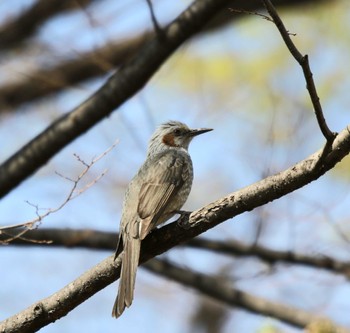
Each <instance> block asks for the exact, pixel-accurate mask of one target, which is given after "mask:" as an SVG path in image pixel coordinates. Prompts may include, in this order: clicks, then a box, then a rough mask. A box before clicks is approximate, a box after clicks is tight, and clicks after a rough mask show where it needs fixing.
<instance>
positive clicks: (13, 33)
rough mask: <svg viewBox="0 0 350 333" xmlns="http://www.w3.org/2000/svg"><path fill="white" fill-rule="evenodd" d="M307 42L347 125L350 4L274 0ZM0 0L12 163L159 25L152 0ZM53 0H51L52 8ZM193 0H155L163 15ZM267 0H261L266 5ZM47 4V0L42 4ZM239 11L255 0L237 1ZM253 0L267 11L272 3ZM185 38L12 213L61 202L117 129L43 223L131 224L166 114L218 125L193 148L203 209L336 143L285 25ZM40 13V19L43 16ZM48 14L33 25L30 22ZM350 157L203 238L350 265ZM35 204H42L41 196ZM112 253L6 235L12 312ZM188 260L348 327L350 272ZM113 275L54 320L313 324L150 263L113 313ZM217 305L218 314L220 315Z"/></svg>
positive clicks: (332, 105)
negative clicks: (153, 138)
mask: <svg viewBox="0 0 350 333" xmlns="http://www.w3.org/2000/svg"><path fill="white" fill-rule="evenodd" d="M281 2H283V3H286V4H287V5H286V6H282V7H281V6H279V7H277V8H278V10H279V13H280V15H281V17H282V19H283V21H284V23H285V25H286V27H287V29H288V30H289V31H290V32H291V33H293V34H296V35H295V36H293V37H292V39H293V41H294V42H295V43H296V45H297V47H298V48H299V50H300V51H301V52H302V53H303V54H305V53H307V54H308V55H309V58H310V63H311V67H312V70H313V73H314V79H315V83H316V86H317V88H318V92H319V96H320V98H321V103H322V106H323V109H324V114H325V118H326V120H327V122H328V125H329V127H330V128H331V130H333V131H341V130H342V129H343V128H345V127H346V126H347V125H348V124H349V123H350V121H349V120H350V112H349V107H350V94H349V93H348V92H349V90H350V79H349V67H348V63H349V54H350V42H349V41H350V39H349V36H350V3H349V1H347V0H333V1H319V0H318V1H289V2H288V1H275V2H274V3H276V4H279V3H281ZM44 3H45V1H42V0H37V1H34V0H12V1H11V2H9V1H5V0H2V1H0V72H1V75H0V135H1V136H0V137H1V142H0V159H1V163H2V162H3V161H5V160H6V159H7V158H9V157H10V156H11V155H12V154H14V153H15V152H16V151H17V150H18V149H20V148H21V147H22V146H23V145H24V144H26V143H27V142H28V141H29V140H31V139H32V138H33V137H35V136H36V135H38V134H39V133H40V132H41V131H43V130H44V129H45V128H46V127H47V126H49V125H50V124H51V123H52V122H53V121H54V120H55V119H57V118H58V117H59V116H61V115H62V114H64V113H67V112H70V111H71V110H72V109H73V108H74V107H76V106H78V105H79V104H80V103H82V102H83V101H84V100H85V99H87V98H88V97H89V96H90V95H91V94H92V93H94V92H95V91H96V89H98V88H99V87H100V86H101V85H102V84H103V83H104V82H105V80H106V78H108V77H109V76H110V75H111V74H112V73H113V71H114V70H115V69H116V68H118V66H119V65H121V64H122V63H123V62H125V61H127V60H128V59H129V58H130V57H131V56H132V55H133V54H134V52H135V50H137V48H138V47H139V46H140V41H142V40H144V38H146V37H145V36H146V35H147V32H148V31H152V29H153V27H152V22H151V19H150V12H149V8H148V6H147V2H146V1H143V0H132V1H111V0H79V1H78V0H76V1H73V0H70V1H46V5H47V7H50V8H51V9H50V8H49V9H47V11H46V12H45V11H44V10H43V9H42V10H37V11H35V10H33V8H34V9H35V8H36V6H40V5H43V4H44ZM49 3H51V5H49ZM190 3H191V1H187V0H181V1H165V0H162V1H160V0H153V5H154V11H155V14H156V17H157V19H158V21H159V23H160V24H161V25H165V24H167V23H168V22H170V21H171V20H173V19H175V18H176V17H177V15H179V14H180V13H181V12H182V11H183V10H184V9H185V8H186V7H187V6H188V5H189V4H190ZM256 3H257V4H260V2H258V1H257V2H256ZM43 7H45V6H43ZM228 7H232V8H237V9H240V8H241V7H242V6H240V5H239V4H237V3H235V2H232V4H230V6H228ZM254 11H259V12H262V13H264V11H263V10H262V8H260V7H258V6H257V7H256V8H255V10H254ZM224 14H225V17H224V18H222V17H221V18H218V20H217V21H216V22H215V24H214V25H212V26H211V27H208V28H207V29H205V30H203V31H202V32H201V33H200V34H198V35H197V36H196V37H195V38H193V39H191V40H190V41H188V42H187V43H186V44H185V45H183V46H182V47H181V48H180V49H179V50H178V51H177V52H176V53H175V54H173V55H172V56H171V58H170V59H169V60H168V61H167V62H166V63H165V64H164V65H163V66H162V67H161V69H160V70H159V71H158V72H157V74H156V75H155V76H153V78H152V79H151V80H150V81H149V82H148V84H147V85H146V86H145V87H144V89H142V91H140V92H139V93H138V94H137V95H135V96H134V97H133V98H132V99H130V100H129V101H127V102H126V103H125V104H124V105H123V106H122V107H120V108H119V109H118V110H115V112H114V113H113V114H112V115H111V116H110V117H109V118H107V119H105V120H103V121H102V122H100V123H98V124H97V125H96V126H95V127H94V128H92V129H91V130H90V131H88V132H87V133H86V134H84V135H82V136H80V137H79V138H78V139H77V140H75V141H74V142H73V143H72V144H70V145H68V146H67V147H66V148H65V149H63V150H62V151H61V152H60V153H59V154H57V155H56V156H55V157H54V158H52V159H51V160H50V162H49V163H47V165H45V167H43V168H41V169H40V170H39V171H38V172H37V173H36V174H35V175H33V176H32V177H30V179H28V180H26V181H25V182H23V183H22V184H21V185H20V186H18V187H17V188H16V189H14V190H13V191H12V192H10V193H9V194H8V195H7V196H6V197H4V198H3V199H2V200H1V202H0V225H12V224H17V223H22V222H25V221H28V220H31V219H34V218H35V217H36V213H37V211H36V208H35V207H33V205H37V206H38V207H39V208H40V209H42V210H40V213H41V212H45V210H44V209H47V208H51V209H54V208H56V207H58V206H60V205H61V204H62V203H63V202H64V201H65V199H66V198H67V195H68V194H69V192H70V190H71V188H72V183H71V182H69V181H67V180H66V179H64V178H62V177H60V176H58V175H57V174H56V172H58V173H60V174H62V175H64V176H65V177H69V178H72V179H74V178H75V177H77V176H78V175H79V174H80V173H81V172H82V170H83V169H84V166H83V165H82V164H81V163H79V161H77V159H76V158H75V157H74V155H73V154H77V155H78V156H79V157H80V158H81V159H82V160H84V161H85V162H90V161H91V160H92V159H93V158H94V157H96V156H98V155H99V154H101V153H102V152H103V151H105V150H106V149H107V148H108V147H110V146H111V145H112V144H113V143H114V142H116V141H117V142H118V144H117V145H116V147H115V148H114V149H113V150H112V151H111V152H109V153H108V154H107V155H106V156H105V157H103V158H102V159H101V160H99V161H98V162H97V163H96V164H94V165H93V167H92V168H91V169H90V170H89V172H88V174H87V176H86V177H85V178H84V180H83V181H82V182H81V183H80V185H79V187H83V186H84V184H87V183H89V182H90V181H93V180H94V179H96V178H97V177H98V176H99V175H100V174H101V173H103V172H104V170H105V169H108V172H107V174H106V175H105V176H104V177H103V178H102V179H100V180H99V181H98V182H97V183H96V184H95V185H94V186H92V187H91V188H89V189H88V190H86V191H85V192H84V193H83V194H82V195H80V196H79V197H77V198H76V199H74V200H73V201H70V202H68V203H67V204H66V205H65V206H64V207H63V208H62V209H60V210H59V211H58V212H56V213H54V214H51V215H50V216H48V217H47V218H46V219H44V220H43V221H42V224H41V226H40V227H45V228H50V227H55V228H89V229H96V230H101V231H111V232H115V231H117V230H118V228H119V219H120V214H121V207H122V199H123V194H124V191H125V188H126V186H127V184H128V182H129V181H130V179H131V178H132V177H133V175H134V174H135V173H136V171H137V169H138V167H139V166H140V165H141V163H142V162H143V160H144V158H145V153H146V149H147V142H148V139H149V137H150V135H151V134H152V132H153V131H154V129H155V127H156V126H157V125H158V124H160V123H162V122H164V121H167V120H169V119H172V120H180V121H183V122H185V123H186V124H187V125H189V126H190V127H211V128H214V131H213V132H211V133H208V134H206V135H205V136H203V137H200V138H198V139H196V140H194V141H193V143H192V145H191V147H190V153H191V156H192V160H193V164H194V170H195V181H194V184H193V188H192V192H191V195H190V198H189V200H188V202H187V203H186V206H185V207H184V208H185V209H187V210H195V209H197V208H200V207H202V206H204V205H205V204H207V203H209V202H211V201H213V200H215V199H218V198H220V197H222V196H224V195H226V194H228V193H230V192H233V191H235V190H237V189H240V188H242V187H244V186H247V185H249V184H251V183H254V182H256V181H258V180H260V179H262V178H264V177H266V176H268V175H271V174H274V173H276V172H279V171H282V170H284V169H286V168H288V167H290V166H291V165H293V164H294V163H296V162H298V161H300V160H302V159H304V158H306V157H307V156H309V155H310V154H312V153H314V152H315V151H316V150H318V149H319V148H321V146H322V145H323V144H324V138H323V136H322V134H321V132H320V130H319V127H318V125H317V122H316V118H315V116H314V113H313V110H312V106H311V103H310V98H309V96H308V93H307V90H306V89H305V80H304V77H303V74H302V70H301V68H300V67H299V66H298V64H297V63H296V61H295V60H294V59H293V58H292V56H291V55H290V53H289V52H288V49H287V48H286V46H285V45H284V43H283V41H282V39H281V37H280V35H279V33H278V31H277V29H276V27H275V26H274V24H272V23H271V22H268V21H267V20H264V19H262V18H261V17H259V16H256V15H248V14H239V13H234V12H230V11H229V10H228V9H227V10H226V11H225V13H224ZM33 22H34V24H33ZM33 25H34V27H32V26H33ZM349 183H350V172H349V158H346V159H344V161H343V162H342V163H340V164H339V165H337V166H336V167H335V168H334V170H332V171H331V172H329V173H327V174H326V175H325V176H323V177H322V178H321V179H319V180H317V181H316V182H314V183H311V184H309V185H307V186H305V187H304V188H302V189H301V190H298V191H296V192H294V193H292V194H289V195H287V196H286V197H283V198H281V199H280V200H278V201H276V202H273V203H270V204H268V205H266V206H263V207H260V208H259V209H256V210H254V211H253V212H249V213H245V214H243V215H240V216H238V217H236V218H234V219H232V220H228V221H226V222H225V223H223V224H221V225H219V226H218V227H216V228H214V229H212V230H210V231H209V232H207V233H206V234H205V235H203V237H205V238H207V239H212V240H220V241H225V242H228V243H229V242H230V241H233V240H239V241H241V242H243V243H244V244H259V245H261V246H264V247H267V248H270V249H274V250H277V251H291V252H295V253H304V254H307V255H310V256H314V257H322V256H326V257H330V258H334V259H335V260H339V261H345V262H349V258H350V243H349V239H350V223H349V217H350V210H349V207H350V196H349ZM27 201H29V202H30V203H31V204H32V205H30V204H28V203H27ZM111 254H112V252H110V251H102V250H101V251H98V250H96V251H92V250H82V249H74V248H73V249H72V248H69V249H66V248H46V247H45V248H43V247H40V246H34V247H17V246H14V245H11V244H9V245H7V246H5V245H4V246H1V247H0V275H1V288H0V320H3V319H5V318H7V317H9V316H11V315H13V314H15V313H17V312H19V311H21V310H23V309H25V308H26V307H28V306H29V305H31V304H32V303H34V302H35V301H37V300H39V299H41V298H44V297H47V296H49V295H51V294H52V293H54V292H56V291H57V290H59V289H60V288H62V287H63V286H65V285H66V284H67V283H69V282H71V281H72V280H73V279H75V278H76V277H78V276H79V275H81V274H82V273H83V272H84V271H85V270H87V269H89V268H91V267H92V266H93V265H95V264H97V263H98V262H99V261H101V260H102V259H104V258H105V257H106V256H108V255H111ZM163 257H164V258H166V259H168V260H171V261H173V262H176V263H177V264H178V265H181V266H182V267H184V268H188V269H191V270H194V271H199V272H202V273H205V274H210V275H213V276H218V275H219V276H221V277H223V278H225V279H227V281H230V283H231V284H232V286H233V287H235V288H238V289H240V290H244V291H248V292H250V293H251V294H253V295H257V296H260V297H263V298H265V299H267V300H271V301H275V302H277V303H281V304H286V305H290V306H293V307H295V308H299V309H303V310H307V311H310V312H312V313H314V314H317V315H322V316H326V317H328V318H330V319H332V320H333V321H334V322H335V323H337V324H339V325H343V326H347V327H348V328H349V329H350V316H349V312H350V283H349V280H348V277H347V276H346V275H343V274H339V273H335V272H333V271H331V270H322V269H318V268H315V267H311V266H306V265H301V264H293V265H292V264H290V263H287V262H283V261H275V262H267V261H263V260H261V259H259V258H258V257H257V256H253V255H248V256H239V255H235V256H228V255H222V254H218V253H215V252H214V251H203V250H201V249H193V248H188V247H186V246H182V247H179V248H176V249H173V250H171V251H169V252H168V253H165V254H164V255H163ZM116 290H117V285H116V284H112V285H110V286H108V287H107V288H105V289H104V290H102V291H101V292H99V293H97V294H96V295H94V296H93V297H92V298H90V299H89V300H88V301H86V302H85V303H83V304H82V305H81V306H79V307H77V308H76V309H75V310H73V311H72V312H71V313H69V314H68V315H67V316H66V317H64V318H62V319H60V320H58V321H57V322H55V323H53V324H51V325H49V326H47V327H45V328H43V329H42V330H41V331H42V332H49V333H55V332H76V331H77V330H79V331H84V332H115V331H122V330H127V331H128V333H133V332H138V331H139V329H140V327H142V330H143V331H144V332H165V333H173V332H174V333H175V332H223V333H226V332H227V333H228V332H300V331H301V328H297V327H293V326H290V325H287V324H284V323H282V322H280V321H278V320H277V319H274V318H271V317H265V316H262V315H259V314H252V313H249V312H248V311H246V310H245V309H242V308H239V307H229V306H227V305H225V304H222V303H219V302H217V301H215V300H213V299H210V298H208V297H206V296H203V295H201V294H200V293H199V292H197V291H195V290H192V289H190V288H188V287H185V286H182V285H180V284H178V283H176V282H172V281H170V280H168V279H165V278H162V277H160V276H155V275H153V274H151V273H149V272H147V271H145V270H143V269H142V268H141V269H140V270H139V272H138V278H137V283H136V292H135V300H134V303H133V305H132V307H131V308H130V309H129V310H127V311H126V312H125V313H124V315H123V316H122V317H121V318H120V319H118V320H115V319H112V317H111V316H110V313H111V308H112V305H113V302H114V298H115V294H116ZM209 314H210V315H209Z"/></svg>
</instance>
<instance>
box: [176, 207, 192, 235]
mask: <svg viewBox="0 0 350 333" xmlns="http://www.w3.org/2000/svg"><path fill="white" fill-rule="evenodd" d="M176 213H177V214H180V217H179V218H178V219H177V220H176V223H177V225H178V226H179V227H180V228H183V229H185V230H188V229H190V228H191V224H190V222H189V219H190V215H191V213H192V212H188V211H185V210H178V211H177V212H176Z"/></svg>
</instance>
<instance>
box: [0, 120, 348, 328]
mask: <svg viewBox="0 0 350 333" xmlns="http://www.w3.org/2000/svg"><path fill="white" fill-rule="evenodd" d="M349 151H350V130H349V128H348V127H347V128H346V129H344V130H343V131H342V132H340V133H339V134H338V135H337V137H336V139H335V140H334V141H333V143H332V145H331V146H330V148H329V149H327V153H326V154H325V153H323V152H324V148H322V149H321V150H319V151H318V152H316V153H314V154H313V155H311V156H309V157H308V158H307V159H305V160H303V161H301V162H299V163H297V164H295V165H294V166H292V167H291V168H289V169H287V170H285V171H282V172H280V173H278V174H276V175H273V176H270V177H268V178H266V179H263V180H261V181H259V182H257V183H255V184H252V185H250V186H247V187H245V188H243V189H241V190H239V191H236V192H234V193H231V194H229V195H228V196H226V197H224V198H221V199H219V200H217V201H214V202H212V203H210V204H209V205H207V206H205V207H203V208H201V209H198V210H197V211H195V212H193V213H192V214H191V216H190V221H189V223H190V225H191V226H192V227H191V228H190V229H186V230H184V229H183V228H180V227H179V225H178V224H177V223H176V222H174V223H171V224H169V225H166V226H164V227H163V228H161V229H159V230H155V231H154V232H152V233H151V234H149V235H148V236H147V237H146V239H145V240H144V241H143V243H142V249H141V256H140V264H142V263H144V262H146V261H148V260H149V259H151V258H154V257H155V256H157V255H159V254H161V253H163V252H165V251H168V250H169V249H171V248H173V247H174V246H176V245H178V244H181V243H184V242H187V241H189V240H190V239H192V238H194V237H196V236H198V235H199V234H202V233H203V232H205V231H207V230H209V229H211V228H213V227H215V226H216V225H218V224H220V223H222V222H223V221H225V220H227V219H230V218H232V217H235V216H237V215H239V214H241V213H243V212H247V211H251V210H253V209H254V208H257V207H259V206H261V205H263V204H266V203H268V202H270V201H273V200H276V199H278V198H280V197H282V196H284V195H286V194H288V193H291V192H293V191H295V190H296V189H299V188H301V187H303V186H305V185H306V184H308V183H310V182H312V181H314V180H316V179H318V178H319V177H320V176H322V175H323V174H324V173H326V172H327V171H329V170H330V169H332V168H333V167H334V166H335V164H336V163H338V162H339V161H341V160H342V159H343V158H344V157H345V156H346V155H347V154H348V153H349ZM113 258H114V255H112V256H110V257H108V258H107V259H105V260H104V261H102V262H101V263H99V264H97V265H96V266H95V267H93V268H91V269H90V270H89V271H87V272H86V273H84V274H83V275H81V276H80V277H79V278H77V279H76V280H75V281H73V282H71V283H70V284H68V285H67V286H65V287H64V288H62V289H61V290H60V291H58V292H56V293H55V294H53V295H51V296H49V297H47V298H46V299H43V300H41V301H39V302H36V303H35V304H33V305H31V306H30V307H29V308H27V309H25V310H23V311H22V312H20V313H18V314H16V315H14V316H12V317H10V318H8V319H6V320H5V321H3V322H2V323H1V324H0V332H1V331H5V332H7V333H13V332H24V331H34V330H37V329H39V328H41V327H43V326H45V325H48V324H49V323H51V322H54V321H55V320H57V319H59V318H61V317H63V316H65V315H66V314H67V313H69V312H70V311H71V310H73V309H74V308H75V307H76V306H78V305H79V304H81V303H82V302H84V301H85V300H86V299H88V298H89V297H91V296H92V295H94V294H95V293H97V292H98V291H99V290H101V289H103V288H104V287H106V286H107V285H108V284H110V283H112V282H113V281H114V280H115V279H117V278H118V277H119V273H120V270H119V269H120V267H119V265H120V261H119V260H117V262H116V265H115V266H114V265H113Z"/></svg>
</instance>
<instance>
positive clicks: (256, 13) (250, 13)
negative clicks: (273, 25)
mask: <svg viewBox="0 0 350 333" xmlns="http://www.w3.org/2000/svg"><path fill="white" fill-rule="evenodd" d="M228 10H229V11H230V12H233V13H238V14H247V15H255V16H260V17H262V18H263V19H264V20H267V21H270V22H273V20H272V19H271V17H270V16H267V15H264V14H261V13H258V12H252V11H250V10H245V9H236V8H229V9H228Z"/></svg>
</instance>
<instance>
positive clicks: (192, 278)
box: [143, 259, 350, 333]
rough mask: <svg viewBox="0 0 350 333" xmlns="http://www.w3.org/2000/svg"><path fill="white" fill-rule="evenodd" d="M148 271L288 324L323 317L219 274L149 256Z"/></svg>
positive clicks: (341, 332)
mask: <svg viewBox="0 0 350 333" xmlns="http://www.w3.org/2000/svg"><path fill="white" fill-rule="evenodd" d="M143 266H144V267H145V268H146V269H148V270H149V271H151V272H153V273H156V274H160V275H161V276H166V277H168V278H170V279H171V280H175V281H177V282H180V283H181V284H183V285H185V286H188V287H191V288H193V289H195V290H198V291H199V292H201V293H203V294H205V295H208V296H211V297H213V298H215V299H216V300H219V301H222V302H224V303H226V304H228V305H230V306H234V307H240V308H243V309H245V310H247V311H249V312H253V313H257V314H259V315H265V316H268V317H273V318H276V319H279V320H281V321H283V322H286V323H288V324H291V325H294V326H297V327H301V328H304V327H305V326H307V325H310V324H311V323H314V322H319V321H323V320H326V319H325V318H322V317H321V316H317V315H315V314H312V313H309V312H306V311H304V310H301V309H297V308H294V307H292V306H288V305H285V304H281V303H276V302H272V301H269V300H266V299H264V298H262V297H258V296H255V295H252V294H250V293H248V292H245V291H242V290H238V289H236V288H233V287H232V283H229V282H228V281H225V279H224V278H222V277H211V276H208V275H205V274H202V273H197V272H194V271H191V270H188V269H184V268H181V267H179V266H177V265H175V264H174V263H170V262H168V261H165V260H159V259H158V260H150V261H149V262H147V263H146V264H144V265H143ZM333 326H334V332H338V333H346V332H348V333H349V332H350V330H349V329H347V328H343V327H340V326H336V325H333Z"/></svg>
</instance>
